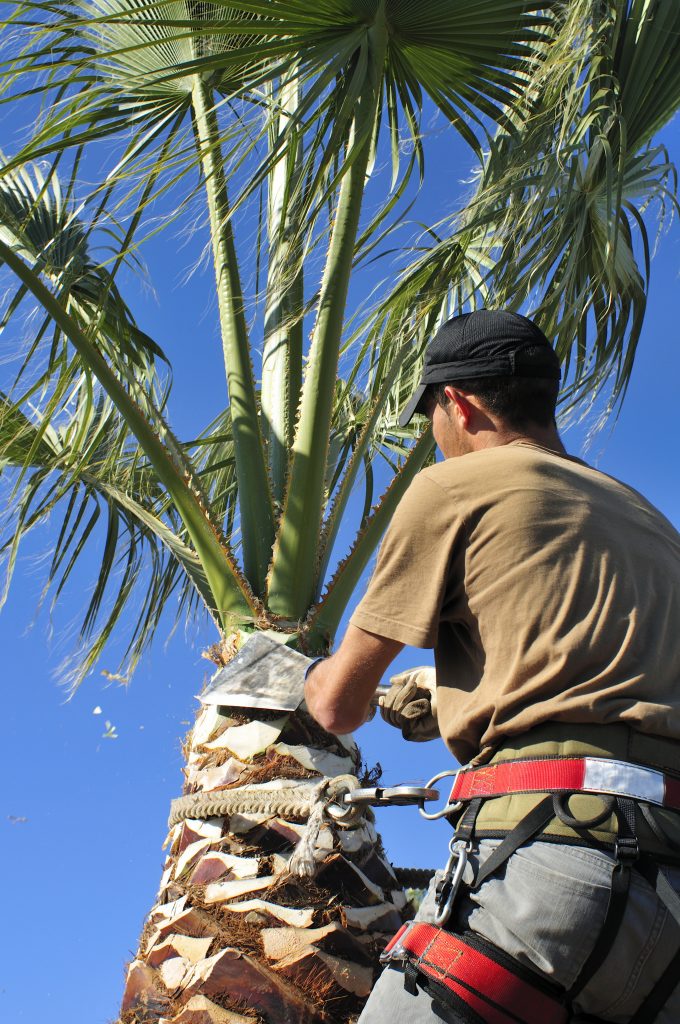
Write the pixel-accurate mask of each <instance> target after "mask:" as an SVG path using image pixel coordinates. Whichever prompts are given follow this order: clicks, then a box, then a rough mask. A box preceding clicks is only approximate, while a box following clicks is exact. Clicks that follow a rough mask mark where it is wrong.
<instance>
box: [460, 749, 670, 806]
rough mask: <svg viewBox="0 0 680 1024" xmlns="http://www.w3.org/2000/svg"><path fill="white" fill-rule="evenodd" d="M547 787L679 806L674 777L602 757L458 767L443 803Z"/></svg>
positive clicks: (546, 789) (528, 760)
mask: <svg viewBox="0 0 680 1024" xmlns="http://www.w3.org/2000/svg"><path fill="white" fill-rule="evenodd" d="M549 792H566V793H608V794H612V795H615V796H622V797H628V798H630V799H632V800H643V801H644V802H646V803H650V804H656V805H657V806H659V807H668V808H670V809H672V810H675V811H678V810H680V779H677V778H675V777H673V776H672V775H666V774H665V773H664V772H660V771H656V769H654V768H647V767H645V766H644V765H639V764H631V763H630V762H628V761H616V760H613V759H611V758H604V757H554V758H550V757H546V758H534V759H526V760H523V761H522V760H518V761H499V762H498V763H496V764H489V765H482V766H480V767H479V768H464V769H461V770H460V771H459V772H458V774H457V775H456V778H455V781H454V783H453V789H452V790H451V795H450V796H449V802H450V803H456V802H458V801H462V800H472V799H474V798H476V797H482V798H484V799H488V798H490V797H495V796H506V795H507V794H509V793H549Z"/></svg>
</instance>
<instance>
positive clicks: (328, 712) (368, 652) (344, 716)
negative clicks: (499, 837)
mask: <svg viewBox="0 0 680 1024" xmlns="http://www.w3.org/2000/svg"><path fill="white" fill-rule="evenodd" d="M403 646H404V645H403V644H402V643H400V642H399V641H398V640H390V639H389V638H388V637H385V636H378V635H377V634H376V633H367V632H366V630H364V629H359V627H358V626H353V625H351V624H350V625H349V626H348V627H347V632H346V633H345V636H344V637H343V640H342V643H341V644H340V646H339V647H338V649H337V651H336V652H335V654H333V655H332V656H331V657H330V658H327V659H326V660H325V661H321V662H319V664H318V665H316V666H315V667H314V668H313V669H312V671H311V672H310V674H309V677H308V679H307V682H306V683H305V701H306V703H307V708H308V710H309V713H310V714H311V715H312V716H313V717H314V718H315V719H316V720H317V722H318V723H319V725H322V726H323V727H324V729H328V731H329V732H335V733H347V732H352V731H353V730H354V729H357V728H358V727H359V726H360V725H362V724H363V722H365V721H366V719H367V718H368V713H369V710H370V703H371V697H372V696H373V694H374V693H375V689H376V687H377V685H378V683H379V682H380V680H381V678H382V676H383V673H384V672H385V670H386V669H387V667H388V666H389V665H390V664H391V662H392V661H394V659H395V658H396V656H397V655H398V654H399V652H400V651H401V649H402V648H403Z"/></svg>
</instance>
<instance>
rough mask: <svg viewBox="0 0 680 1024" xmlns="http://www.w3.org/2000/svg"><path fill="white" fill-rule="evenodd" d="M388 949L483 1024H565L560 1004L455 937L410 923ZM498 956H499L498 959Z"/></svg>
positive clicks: (420, 923) (419, 924)
mask: <svg viewBox="0 0 680 1024" xmlns="http://www.w3.org/2000/svg"><path fill="white" fill-rule="evenodd" d="M395 939H396V942H395V940H393V941H392V943H390V945H389V946H388V950H390V949H392V950H394V953H395V954H396V956H397V958H399V957H401V958H403V957H404V954H407V959H410V960H411V962H412V963H413V962H414V961H415V966H416V968H417V970H418V971H419V972H420V973H422V974H424V975H426V977H428V978H430V979H432V980H433V981H435V982H437V983H438V984H440V985H443V986H445V987H446V988H447V989H448V990H450V991H451V992H453V993H454V994H456V995H457V996H459V997H461V998H462V999H463V1001H464V1002H465V1003H466V1004H467V1005H468V1006H470V1007H471V1008H472V1009H473V1010H474V1011H475V1012H476V1013H478V1014H480V1016H481V1017H482V1019H483V1020H484V1021H485V1022H487V1024H536V1022H537V1021H540V1022H541V1024H565V1022H566V1020H567V1011H566V1008H565V1007H564V1005H563V1004H562V1003H561V1002H558V1001H557V999H555V998H553V997H552V996H551V995H548V994H547V993H546V992H543V991H541V989H540V988H539V987H538V986H537V984H535V983H533V982H530V981H525V980H524V978H522V977H520V976H519V974H518V973H516V972H515V971H512V970H510V969H509V968H507V967H505V966H504V965H503V964H502V963H500V962H499V961H498V960H496V959H494V958H493V957H492V956H487V955H486V954H485V953H484V952H482V951H481V950H479V949H477V948H475V947H473V946H471V945H470V944H469V943H468V942H466V941H465V940H464V939H462V938H461V937H460V936H459V935H453V934H452V933H451V932H446V931H443V930H442V929H441V928H436V927H435V926H434V925H429V924H425V923H423V922H415V923H412V924H411V925H410V927H407V928H406V929H405V930H404V931H402V932H401V933H397V936H395ZM499 955H500V954H499Z"/></svg>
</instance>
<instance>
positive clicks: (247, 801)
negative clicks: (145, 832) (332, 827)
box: [168, 775, 364, 828]
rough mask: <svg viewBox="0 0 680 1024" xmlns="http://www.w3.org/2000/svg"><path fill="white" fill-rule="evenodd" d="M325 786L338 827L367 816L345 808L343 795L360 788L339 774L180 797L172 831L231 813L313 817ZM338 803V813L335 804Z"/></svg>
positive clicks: (328, 806) (172, 813)
mask: <svg viewBox="0 0 680 1024" xmlns="http://www.w3.org/2000/svg"><path fill="white" fill-rule="evenodd" d="M320 785H322V786H323V789H324V793H323V799H324V805H325V807H326V810H327V811H328V813H329V815H330V817H331V818H332V819H333V820H334V821H335V823H336V824H338V825H342V826H344V827H345V828H351V827H352V826H353V825H357V824H358V822H359V819H360V818H361V817H362V816H363V814H364V808H363V807H357V806H355V807H352V806H350V807H347V808H343V807H342V806H341V804H340V801H341V799H342V796H343V795H344V794H345V793H348V792H349V791H350V790H351V789H356V788H357V786H358V785H359V783H358V781H357V779H356V778H355V777H354V776H353V775H338V776H336V777H335V778H333V779H331V780H330V782H328V780H326V779H324V780H322V781H321V783H319V782H318V781H317V780H314V782H313V784H309V785H307V784H302V785H299V784H298V785H293V786H283V787H281V788H280V789H264V788H263V787H262V786H243V787H242V788H240V789H221V790H211V791H210V792H207V793H190V794H188V795H187V796H180V797H177V799H176V800H173V801H172V803H171V805H170V817H169V819H168V828H172V827H173V826H174V825H177V824H179V822H180V821H184V820H185V819H186V818H214V817H219V816H221V815H231V814H270V815H272V817H274V816H276V817H280V818H303V819H306V818H309V815H310V814H311V813H312V811H313V809H314V807H315V806H316V805H317V804H318V802H319V789H320ZM333 804H337V812H336V810H334V809H332V808H331V805H333Z"/></svg>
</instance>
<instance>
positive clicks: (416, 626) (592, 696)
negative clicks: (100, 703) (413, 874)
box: [306, 310, 680, 1024]
mask: <svg viewBox="0 0 680 1024" xmlns="http://www.w3.org/2000/svg"><path fill="white" fill-rule="evenodd" d="M559 379H560V371H559V364H558V360H557V357H556V355H555V353H554V352H553V350H552V348H551V346H550V344H549V343H548V341H547V340H546V338H545V336H544V335H543V334H542V332H541V331H540V330H539V328H538V327H537V326H536V325H535V324H534V323H532V321H530V320H528V319H527V318H525V317H522V316H520V315H519V314H517V313H510V312H498V311H489V310H480V311H477V312H474V313H469V314H464V315H462V316H459V317H455V318H454V319H453V320H450V321H449V322H448V323H446V324H445V325H444V326H443V327H442V328H441V330H440V331H439V332H438V333H437V335H436V336H435V338H434V340H433V341H432V342H431V344H430V346H429V348H428V350H427V353H426V358H425V365H424V370H423V376H422V380H421V383H420V386H419V387H418V389H417V390H416V392H415V394H414V395H413V397H412V399H411V401H410V402H409V404H408V406H407V408H406V409H405V411H404V413H403V415H402V420H401V422H402V424H405V423H406V422H408V420H409V419H410V418H411V416H412V415H414V414H415V413H421V414H424V415H426V416H427V417H428V418H429V419H430V422H431V424H432V430H433V434H434V438H435V441H436V443H437V445H438V447H439V449H440V451H441V453H442V454H443V456H444V461H443V462H440V463H437V464H436V465H434V466H432V467H430V468H428V469H426V470H424V471H423V472H421V473H420V474H419V475H418V477H417V478H416V479H415V481H414V482H413V484H412V485H411V487H410V488H409V490H408V492H407V494H406V495H405V497H404V499H403V501H402V502H401V504H400V506H399V508H398V509H397V511H396V513H395V516H394V517H393V520H392V523H391V525H390V528H389V530H388V531H387V534H386V536H385V539H384V541H383V544H382V546H381V550H380V554H379V557H378V561H377V566H376V569H375V572H374V575H373V578H372V580H371V582H370V584H369V587H368V591H367V593H366V595H365V597H364V598H363V600H362V601H361V603H360V604H359V606H358V608H357V610H356V611H355V613H354V615H353V617H352V619H351V622H350V626H349V628H348V630H347V633H346V635H345V637H344V639H343V641H342V643H341V644H340V646H339V648H338V650H337V652H336V653H335V654H333V656H332V657H330V658H329V659H327V660H326V661H324V662H321V663H319V664H318V665H317V666H316V667H315V668H314V669H313V671H312V672H311V673H310V675H309V678H308V681H307V685H306V700H307V705H308V707H309V709H310V711H311V713H312V714H313V715H314V716H315V717H316V718H317V719H318V721H319V722H320V723H321V724H322V725H323V726H325V727H326V728H327V729H329V730H331V731H334V732H340V733H343V732H349V731H350V730H352V729H354V728H356V727H357V726H358V725H360V724H361V723H362V722H363V721H364V720H365V718H366V717H367V715H368V711H369V703H370V699H371V696H372V694H373V693H374V690H375V687H376V685H377V684H378V682H379V680H380V678H381V676H382V674H383V673H384V672H385V670H386V669H387V668H388V666H389V664H390V663H391V661H392V660H393V659H394V657H395V656H396V655H397V654H398V653H399V651H400V650H401V649H402V647H403V646H404V645H405V644H410V645H412V646H415V647H434V651H435V666H436V725H437V726H438V728H439V731H440V732H441V735H442V737H443V738H444V740H445V741H446V743H447V745H448V746H449V748H450V749H451V751H452V752H453V753H454V755H455V756H456V757H457V758H458V760H459V761H460V762H461V763H462V764H466V763H468V762H472V766H473V769H474V770H466V772H465V773H464V774H463V775H459V777H458V778H457V780H456V783H455V786H454V790H453V792H454V794H455V800H456V802H457V806H456V808H455V809H452V812H451V815H450V819H449V820H451V822H452V825H453V826H454V827H455V829H456V833H455V845H454V846H453V847H452V856H451V859H450V864H449V867H450V870H449V872H448V875H447V876H446V877H445V878H444V882H443V884H441V883H440V886H439V893H438V895H437V894H436V892H435V891H434V890H432V891H431V892H430V894H428V897H427V899H426V901H425V904H424V906H423V908H422V909H421V913H420V914H419V918H421V923H418V924H417V926H412V927H411V928H410V929H409V930H408V931H407V933H406V934H405V935H403V936H400V937H399V939H398V940H397V941H396V942H393V943H391V944H390V946H389V947H388V951H389V955H390V957H391V959H389V966H388V967H387V969H386V970H385V971H384V973H383V975H382V977H381V978H380V980H379V981H378V983H377V985H376V987H375V989H374V991H373V993H372V995H371V997H370V999H369V1001H368V1004H367V1006H366V1008H365V1010H364V1013H363V1014H362V1017H361V1022H362V1024H377V1022H379V1021H382V1022H385V1021H387V1020H389V1019H393V1020H401V1019H405V1020H408V1021H409V1024H425V1022H429V1021H438V1020H441V1019H444V1020H449V1021H456V1022H475V1024H477V1022H479V1021H482V1022H487V1024H510V1022H512V1021H515V1022H517V1021H523V1022H526V1024H549V1022H552V1021H554V1022H556V1024H562V1021H566V1020H574V1021H576V1020H582V1021H585V1020H591V1021H593V1020H610V1021H620V1022H634V1024H648V1022H650V1021H653V1020H656V1021H657V1022H659V1024H672V1022H673V1024H677V1022H678V1021H679V1020H680V991H679V992H676V991H675V983H676V980H677V979H678V977H679V976H680V954H679V953H678V950H679V949H680V900H678V898H677V896H676V894H675V890H677V889H680V869H678V867H676V865H678V864H680V856H679V854H678V851H679V850H680V824H679V823H678V822H679V818H680V815H679V814H678V811H679V810H680V784H678V783H677V781H676V780H677V779H678V778H680V743H679V742H678V740H680V643H678V635H677V634H678V623H680V536H679V535H678V533H677V532H676V531H675V530H674V528H673V527H672V526H671V524H670V523H669V522H668V521H667V520H666V519H665V518H664V517H663V516H662V515H661V514H660V513H659V512H658V511H657V510H656V509H654V508H653V507H652V506H651V505H650V504H649V503H648V502H647V501H645V499H644V498H643V497H642V496H641V495H639V494H637V493H636V492H635V491H633V490H631V489H630V488H628V487H626V486H624V485H623V484H621V483H619V482H618V481H616V480H613V479H612V478H610V477H607V476H605V475H604V474H602V473H599V472H597V471H596V470H594V469H592V468H591V467H589V466H587V465H586V464H585V463H584V462H582V461H581V460H579V459H575V458H571V457H570V456H568V455H567V454H566V452H565V449H564V447H563V445H562V443H561V441H560V438H559V435H558V432H557V428H556V424H555V405H556V401H557V394H558V389H559ZM419 683H422V685H420V686H419V685H418V684H419ZM428 685H429V684H428V673H427V671H426V670H423V671H421V672H420V674H419V673H418V672H417V671H416V673H415V674H409V673H406V674H404V675H403V676H401V677H396V684H395V686H394V687H393V688H392V691H391V693H390V698H389V699H388V705H389V707H388V708H387V709H386V711H385V715H386V717H387V718H388V720H390V721H391V722H392V723H393V724H399V725H401V726H402V727H403V729H404V735H405V736H407V737H408V736H409V735H413V738H419V736H418V727H417V720H416V719H414V718H413V709H414V707H415V706H417V707H418V708H419V709H422V705H423V701H422V700H420V702H419V703H418V704H417V705H416V704H415V703H414V699H417V698H423V697H424V696H426V695H427V688H428ZM433 724H434V722H433V720H432V719H431V718H430V721H429V722H426V723H425V729H424V732H425V734H426V735H427V734H428V729H429V734H431V731H432V730H431V727H432V725H433ZM477 765H480V766H484V767H483V768H475V766H477ZM458 801H460V802H458ZM425 827H426V826H425ZM466 862H467V863H466ZM660 865H661V868H662V870H659V866H660ZM457 869H458V870H457ZM458 876H461V877H462V883H463V884H462V886H461V888H460V891H459V892H458V893H457V894H456V892H455V888H456V884H457V883H458V881H460V878H459V877H458ZM454 883H455V884H454ZM427 921H429V922H430V924H427V923H422V922H427ZM433 921H436V924H437V927H433V925H432V923H431V922H433ZM439 926H442V927H443V929H445V930H443V931H440V929H439Z"/></svg>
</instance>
